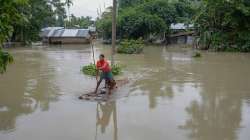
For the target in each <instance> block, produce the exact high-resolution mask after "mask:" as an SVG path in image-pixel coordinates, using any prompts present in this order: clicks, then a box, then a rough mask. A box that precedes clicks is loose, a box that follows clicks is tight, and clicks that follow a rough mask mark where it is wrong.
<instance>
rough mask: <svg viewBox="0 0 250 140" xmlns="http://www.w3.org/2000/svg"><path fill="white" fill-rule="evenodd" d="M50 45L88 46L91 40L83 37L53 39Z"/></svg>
mask: <svg viewBox="0 0 250 140" xmlns="http://www.w3.org/2000/svg"><path fill="white" fill-rule="evenodd" d="M49 43H50V44H88V43H90V40H89V39H87V38H83V37H51V38H49Z"/></svg>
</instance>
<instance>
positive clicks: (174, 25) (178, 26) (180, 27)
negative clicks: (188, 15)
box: [170, 23, 194, 30]
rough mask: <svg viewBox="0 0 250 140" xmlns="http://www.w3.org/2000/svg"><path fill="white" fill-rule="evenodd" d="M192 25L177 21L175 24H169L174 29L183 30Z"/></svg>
mask: <svg viewBox="0 0 250 140" xmlns="http://www.w3.org/2000/svg"><path fill="white" fill-rule="evenodd" d="M193 26H194V25H193V24H189V25H185V24H184V23H177V24H171V27H170V28H171V29H174V30H185V29H187V28H192V27H193Z"/></svg>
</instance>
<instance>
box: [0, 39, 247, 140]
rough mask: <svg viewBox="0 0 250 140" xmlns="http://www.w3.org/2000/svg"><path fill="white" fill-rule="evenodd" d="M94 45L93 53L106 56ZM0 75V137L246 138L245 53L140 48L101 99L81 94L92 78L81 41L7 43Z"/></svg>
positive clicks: (126, 58)
mask: <svg viewBox="0 0 250 140" xmlns="http://www.w3.org/2000/svg"><path fill="white" fill-rule="evenodd" d="M109 49H110V47H109V46H103V45H101V44H96V48H95V52H96V55H98V54H100V53H104V54H106V55H107V56H109V54H110V53H109ZM9 51H10V52H11V53H12V54H13V55H14V57H15V63H14V64H12V65H10V66H9V67H8V71H7V73H5V74H4V75H0V140H166V139H169V140H249V138H250V133H249V132H250V54H242V53H213V52H202V55H203V57H202V58H192V57H191V56H192V53H193V50H191V49H183V48H182V49H180V48H178V47H177V48H172V47H170V48H167V47H149V46H148V47H146V48H145V51H144V53H143V54H140V55H116V62H117V63H119V64H121V65H123V66H124V72H123V75H122V76H119V77H116V78H117V79H119V78H121V79H122V78H128V79H129V81H130V83H129V84H128V85H126V86H124V87H120V88H119V89H118V91H116V92H115V95H114V96H113V97H111V98H112V100H110V101H109V102H102V103H97V102H90V101H81V100H78V99H77V97H78V96H79V95H81V94H84V93H87V92H89V91H93V90H94V87H95V84H96V81H95V78H91V77H88V76H85V75H83V74H81V72H80V68H81V66H82V65H86V64H89V63H91V62H92V61H93V60H92V59H91V48H90V46H89V45H71V46H50V47H45V46H34V47H32V48H14V49H10V50H9Z"/></svg>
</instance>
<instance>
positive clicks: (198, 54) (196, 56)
mask: <svg viewBox="0 0 250 140" xmlns="http://www.w3.org/2000/svg"><path fill="white" fill-rule="evenodd" d="M201 56H202V55H201V53H200V52H195V53H194V54H193V57H194V58H199V57H201Z"/></svg>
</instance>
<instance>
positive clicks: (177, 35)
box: [170, 23, 195, 45]
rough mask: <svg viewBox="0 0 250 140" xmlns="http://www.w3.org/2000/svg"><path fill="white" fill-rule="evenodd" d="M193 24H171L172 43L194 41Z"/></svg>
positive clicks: (190, 42)
mask: <svg viewBox="0 0 250 140" xmlns="http://www.w3.org/2000/svg"><path fill="white" fill-rule="evenodd" d="M193 27H194V26H193V25H192V24H189V25H188V24H184V23H177V24H171V26H170V29H171V32H172V34H171V35H170V44H190V45H192V44H193V42H194V36H193V35H194V33H195V32H194V29H193Z"/></svg>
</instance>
